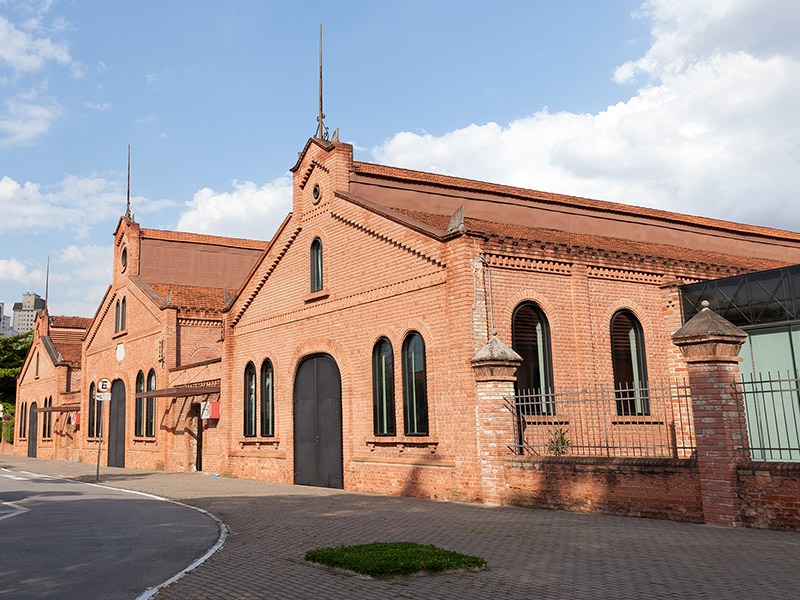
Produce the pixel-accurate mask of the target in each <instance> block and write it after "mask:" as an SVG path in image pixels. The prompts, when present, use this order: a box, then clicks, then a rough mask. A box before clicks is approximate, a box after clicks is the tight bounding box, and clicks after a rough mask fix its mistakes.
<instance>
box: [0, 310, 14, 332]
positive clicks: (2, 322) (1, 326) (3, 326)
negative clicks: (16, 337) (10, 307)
mask: <svg viewBox="0 0 800 600" xmlns="http://www.w3.org/2000/svg"><path fill="white" fill-rule="evenodd" d="M13 334H14V330H13V329H12V328H11V315H6V314H5V304H4V303H2V302H0V335H13Z"/></svg>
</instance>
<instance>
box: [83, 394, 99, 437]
mask: <svg viewBox="0 0 800 600" xmlns="http://www.w3.org/2000/svg"><path fill="white" fill-rule="evenodd" d="M96 413H97V399H96V398H95V397H94V382H92V383H91V384H90V385H89V418H88V421H89V422H88V423H87V424H86V426H87V428H88V429H89V431H88V435H89V437H90V438H93V437H96V436H97V432H96V430H95V423H94V422H95V418H96V417H95V415H96Z"/></svg>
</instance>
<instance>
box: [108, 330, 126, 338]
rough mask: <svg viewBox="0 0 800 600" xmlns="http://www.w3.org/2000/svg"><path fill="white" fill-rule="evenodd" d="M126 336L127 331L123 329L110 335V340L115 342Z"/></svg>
mask: <svg viewBox="0 0 800 600" xmlns="http://www.w3.org/2000/svg"><path fill="white" fill-rule="evenodd" d="M126 335H128V330H127V329H123V330H122V331H118V332H116V333H115V334H114V335H112V336H111V339H112V340H116V339H118V338H121V337H125V336H126Z"/></svg>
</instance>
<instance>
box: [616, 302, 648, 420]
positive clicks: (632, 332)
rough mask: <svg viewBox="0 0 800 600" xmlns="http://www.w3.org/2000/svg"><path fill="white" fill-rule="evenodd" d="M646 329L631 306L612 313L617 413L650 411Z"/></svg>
mask: <svg viewBox="0 0 800 600" xmlns="http://www.w3.org/2000/svg"><path fill="white" fill-rule="evenodd" d="M644 357H645V354H644V333H643V332H642V326H641V324H640V323H639V320H638V319H637V318H636V317H634V316H633V313H631V312H630V311H628V310H619V311H617V312H615V313H614V316H613V317H611V360H612V363H613V366H614V395H615V396H616V399H617V414H618V415H649V414H650V401H649V397H648V392H647V369H646V366H645V358H644Z"/></svg>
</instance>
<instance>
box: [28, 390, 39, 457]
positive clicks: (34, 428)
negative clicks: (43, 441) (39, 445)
mask: <svg viewBox="0 0 800 600" xmlns="http://www.w3.org/2000/svg"><path fill="white" fill-rule="evenodd" d="M28 415H29V416H28V457H29V458H36V435H37V433H38V432H39V424H38V423H39V413H37V412H36V402H34V403H33V404H31V408H30V412H29V413H28Z"/></svg>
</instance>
